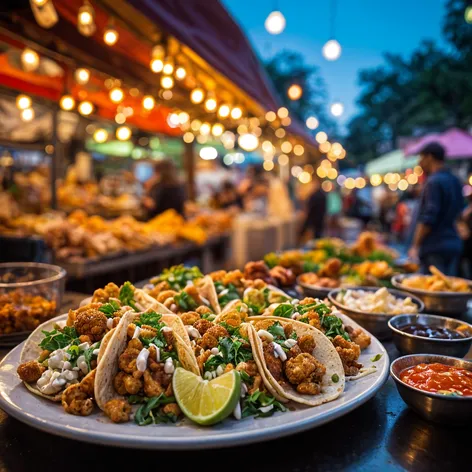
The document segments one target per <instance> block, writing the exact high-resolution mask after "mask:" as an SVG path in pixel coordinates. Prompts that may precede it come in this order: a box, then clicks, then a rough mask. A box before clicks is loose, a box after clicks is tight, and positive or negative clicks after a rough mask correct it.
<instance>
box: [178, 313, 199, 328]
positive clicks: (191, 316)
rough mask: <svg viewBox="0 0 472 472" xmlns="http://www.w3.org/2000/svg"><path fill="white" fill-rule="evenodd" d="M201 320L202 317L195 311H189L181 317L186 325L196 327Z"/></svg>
mask: <svg viewBox="0 0 472 472" xmlns="http://www.w3.org/2000/svg"><path fill="white" fill-rule="evenodd" d="M200 318H201V316H200V315H199V314H198V313H197V312H195V311H189V312H187V313H182V314H181V315H180V319H181V320H182V323H183V324H184V325H194V324H195V323H196V322H197V321H199V320H200ZM197 329H198V328H197Z"/></svg>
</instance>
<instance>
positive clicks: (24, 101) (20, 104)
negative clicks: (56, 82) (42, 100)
mask: <svg viewBox="0 0 472 472" xmlns="http://www.w3.org/2000/svg"><path fill="white" fill-rule="evenodd" d="M31 105H32V100H31V97H28V95H18V97H16V107H17V108H18V109H20V110H26V109H27V108H31Z"/></svg>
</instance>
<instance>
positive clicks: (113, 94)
mask: <svg viewBox="0 0 472 472" xmlns="http://www.w3.org/2000/svg"><path fill="white" fill-rule="evenodd" d="M109 96H110V100H111V101H112V102H113V103H120V102H122V101H123V99H124V98H125V94H124V92H123V90H122V89H120V88H119V87H114V88H112V89H111V90H110V93H109Z"/></svg>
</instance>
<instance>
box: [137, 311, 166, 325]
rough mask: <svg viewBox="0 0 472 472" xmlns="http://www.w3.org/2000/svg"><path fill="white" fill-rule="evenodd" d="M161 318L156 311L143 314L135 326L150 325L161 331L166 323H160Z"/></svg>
mask: <svg viewBox="0 0 472 472" xmlns="http://www.w3.org/2000/svg"><path fill="white" fill-rule="evenodd" d="M161 318H162V315H160V314H159V313H156V312H155V311H148V312H146V313H142V314H141V316H140V317H139V320H137V321H135V322H134V324H135V325H136V326H142V325H148V326H152V327H153V328H156V329H161V328H162V327H163V326H164V323H162V322H161V321H160V320H161Z"/></svg>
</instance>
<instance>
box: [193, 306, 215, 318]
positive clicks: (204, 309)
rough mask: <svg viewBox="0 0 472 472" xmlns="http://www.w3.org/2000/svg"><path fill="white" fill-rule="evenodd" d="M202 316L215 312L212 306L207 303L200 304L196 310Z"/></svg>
mask: <svg viewBox="0 0 472 472" xmlns="http://www.w3.org/2000/svg"><path fill="white" fill-rule="evenodd" d="M195 311H196V312H197V313H198V314H199V315H200V316H202V315H207V314H212V313H213V312H212V311H211V309H210V308H208V307H207V306H206V305H200V306H199V307H198V308H197V309H196V310H195Z"/></svg>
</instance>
